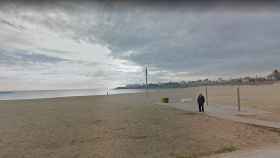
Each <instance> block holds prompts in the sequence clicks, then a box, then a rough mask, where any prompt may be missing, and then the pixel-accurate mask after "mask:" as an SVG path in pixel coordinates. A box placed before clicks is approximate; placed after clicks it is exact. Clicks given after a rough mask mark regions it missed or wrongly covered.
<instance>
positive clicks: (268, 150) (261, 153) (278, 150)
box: [204, 145, 280, 158]
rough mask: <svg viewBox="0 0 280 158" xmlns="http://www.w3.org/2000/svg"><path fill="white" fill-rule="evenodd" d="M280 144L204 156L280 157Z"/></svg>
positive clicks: (232, 157) (224, 157)
mask: <svg viewBox="0 0 280 158" xmlns="http://www.w3.org/2000/svg"><path fill="white" fill-rule="evenodd" d="M279 157H280V145H278V146H269V147H263V148H258V149H253V150H243V151H242V150H241V151H236V152H232V153H226V154H218V155H212V156H208V157H204V158H279Z"/></svg>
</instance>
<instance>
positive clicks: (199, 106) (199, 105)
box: [198, 104, 201, 112]
mask: <svg viewBox="0 0 280 158" xmlns="http://www.w3.org/2000/svg"><path fill="white" fill-rule="evenodd" d="M198 108H199V112H201V104H198Z"/></svg>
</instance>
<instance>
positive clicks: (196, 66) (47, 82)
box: [0, 1, 280, 90]
mask: <svg viewBox="0 0 280 158" xmlns="http://www.w3.org/2000/svg"><path fill="white" fill-rule="evenodd" d="M147 4H148V3H147ZM147 4H145V5H140V4H138V5H135V3H133V4H132V3H125V2H123V1H113V2H110V1H108V2H107V3H97V2H95V3H93V2H87V1H84V2H83V3H80V4H77V3H74V2H68V1H58V2H56V3H53V4H51V3H43V2H42V3H41V4H40V5H39V4H38V3H26V4H23V3H19V2H10V3H8V2H7V3H4V5H1V10H0V48H1V49H0V66H1V68H0V72H1V76H0V78H1V80H0V82H1V83H2V84H4V85H9V86H5V87H3V89H24V90H26V89H56V88H60V89H62V88H63V89H65V88H107V87H114V86H119V85H123V84H128V83H139V82H140V83H142V82H143V79H144V78H143V68H144V67H145V66H149V67H150V73H151V80H152V81H154V82H161V81H168V80H191V79H201V78H212V79H213V78H218V77H223V76H226V77H234V76H239V75H255V74H263V75H265V73H268V72H269V71H271V70H272V69H274V68H278V67H279V66H278V59H279V57H280V53H279V48H280V43H279V37H280V30H279V28H280V22H279V20H277V19H279V18H280V12H279V11H277V6H276V5H266V7H264V8H266V9H263V8H260V7H257V6H254V5H251V6H250V5H247V6H246V7H243V8H242V7H232V8H231V7H228V5H226V4H225V3H221V4H220V3H219V4H218V5H217V3H215V5H214V4H212V3H211V4H204V5H190V6H188V5H183V6H177V5H170V4H169V3H168V1H165V3H161V5H160V7H156V6H154V5H153V4H151V5H147ZM168 6H169V7H168ZM201 6H202V7H201ZM31 83H32V85H31Z"/></svg>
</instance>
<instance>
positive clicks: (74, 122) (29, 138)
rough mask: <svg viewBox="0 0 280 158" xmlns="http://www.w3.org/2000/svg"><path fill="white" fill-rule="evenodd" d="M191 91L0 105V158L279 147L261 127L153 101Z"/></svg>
mask: <svg viewBox="0 0 280 158" xmlns="http://www.w3.org/2000/svg"><path fill="white" fill-rule="evenodd" d="M182 92H184V93H182ZM193 94H194V93H193V91H186V90H177V91H172V90H171V91H165V92H164V93H153V94H128V95H114V96H95V97H70V98H56V99H38V100H25V101H0V157H1V158H2V157H3V158H23V157H25V158H38V157H40V158H113V157H114V158H115V157H121V158H132V157H133V158H142V157H145V158H149V157H151V158H157V157H158V158H163V157H174V158H179V157H187V156H188V155H197V156H204V155H210V154H213V153H217V152H221V151H222V150H223V148H224V147H226V146H234V147H236V148H239V149H241V150H243V149H247V148H254V147H256V146H265V145H268V144H273V143H279V142H280V138H279V133H278V132H275V131H272V130H269V129H264V128H260V127H254V126H250V125H246V124H240V123H236V122H232V121H227V120H221V119H217V118H213V117H209V116H206V115H204V114H197V113H189V112H184V111H180V110H177V109H173V108H170V107H167V106H161V105H155V104H154V103H155V102H158V101H159V100H160V97H163V96H176V97H174V98H172V100H173V101H175V100H179V99H180V98H187V97H188V96H192V95H193ZM147 98H148V99H147Z"/></svg>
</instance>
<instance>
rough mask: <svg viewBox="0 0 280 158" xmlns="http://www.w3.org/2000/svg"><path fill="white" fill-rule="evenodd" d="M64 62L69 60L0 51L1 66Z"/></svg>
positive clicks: (17, 51)
mask: <svg viewBox="0 0 280 158" xmlns="http://www.w3.org/2000/svg"><path fill="white" fill-rule="evenodd" d="M63 61H67V60H65V59H61V58H57V57H51V56H47V55H44V54H38V53H34V52H26V50H18V49H16V50H5V49H0V65H6V66H12V65H32V64H44V63H49V64H56V63H59V62H63Z"/></svg>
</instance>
